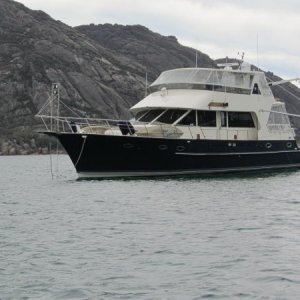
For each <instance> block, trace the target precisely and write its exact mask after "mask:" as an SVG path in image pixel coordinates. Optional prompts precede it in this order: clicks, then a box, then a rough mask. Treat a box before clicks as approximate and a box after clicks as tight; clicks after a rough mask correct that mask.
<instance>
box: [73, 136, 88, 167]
mask: <svg viewBox="0 0 300 300" xmlns="http://www.w3.org/2000/svg"><path fill="white" fill-rule="evenodd" d="M86 140H87V135H86V136H85V137H83V143H82V146H81V150H80V153H79V156H78V158H77V161H76V163H75V165H74V166H75V168H76V167H77V164H78V163H79V160H80V158H81V155H82V152H83V148H84V145H85V141H86Z"/></svg>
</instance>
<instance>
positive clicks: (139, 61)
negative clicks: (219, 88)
mask: <svg viewBox="0 0 300 300" xmlns="http://www.w3.org/2000/svg"><path fill="white" fill-rule="evenodd" d="M214 65H215V62H214V61H213V60H212V59H210V58H209V56H207V55H206V54H203V53H200V52H199V53H198V66H199V67H212V66H214ZM194 66H195V50H194V49H192V48H188V47H184V46H182V45H180V44H179V43H178V42H177V40H176V38H175V37H172V36H169V37H166V36H162V35H160V34H158V33H154V32H152V31H150V30H148V29H147V28H145V27H142V26H120V25H110V24H105V25H88V26H79V27H75V28H72V27H70V26H67V25H65V24H63V23H62V22H60V21H55V20H53V19H52V18H51V17H50V16H48V15H47V14H45V13H44V12H42V11H33V10H30V9H28V8H26V7H25V6H24V5H22V4H20V3H18V2H14V1H11V0H0V154H26V153H46V152H47V151H48V150H49V149H48V148H47V147H48V139H46V138H41V136H37V134H36V133H35V130H36V129H39V128H42V127H43V126H42V125H41V123H40V121H38V120H36V119H35V118H34V115H35V114H36V113H37V112H38V111H39V109H40V108H41V107H42V105H43V104H44V103H45V101H46V100H47V98H48V97H49V92H50V86H51V83H53V82H59V83H60V85H61V100H62V101H63V102H64V103H66V104H67V105H68V106H70V107H72V109H73V110H74V111H76V112H77V113H78V114H80V115H81V116H90V117H103V118H128V117H130V115H129V113H128V108H129V107H130V106H132V105H133V104H135V103H136V102H137V101H138V100H140V99H141V98H142V97H143V95H144V91H145V74H146V72H147V74H148V80H149V82H151V81H153V80H154V79H155V78H156V77H157V76H158V75H159V73H160V72H161V71H164V70H167V69H172V68H180V67H194ZM287 88H290V89H293V92H294V93H297V94H298V95H299V96H300V93H299V90H298V89H297V88H293V87H289V86H288V87H287ZM276 93H278V94H280V96H281V97H282V98H284V99H286V101H287V104H288V110H289V111H291V112H293V113H299V109H298V108H297V107H296V106H294V105H292V99H291V96H290V95H289V94H287V93H286V92H281V91H278V92H277V91H275V94H276ZM299 125H300V124H299ZM299 128H300V126H299Z"/></svg>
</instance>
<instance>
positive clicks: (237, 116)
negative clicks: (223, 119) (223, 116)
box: [228, 111, 255, 128]
mask: <svg viewBox="0 0 300 300" xmlns="http://www.w3.org/2000/svg"><path fill="white" fill-rule="evenodd" d="M228 127H247V128H253V127H255V126H254V122H253V119H252V116H251V113H250V112H233V111H232V112H228Z"/></svg>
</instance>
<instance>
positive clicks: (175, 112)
mask: <svg viewBox="0 0 300 300" xmlns="http://www.w3.org/2000/svg"><path fill="white" fill-rule="evenodd" d="M184 113H186V110H183V109H169V110H167V111H166V112H165V113H164V114H162V115H161V116H160V117H159V118H158V119H157V120H156V121H157V122H161V123H165V124H173V123H174V122H176V121H177V120H178V119H179V118H180V117H182V115H183V114H184Z"/></svg>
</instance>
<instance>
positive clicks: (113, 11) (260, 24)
mask: <svg viewBox="0 0 300 300" xmlns="http://www.w3.org/2000/svg"><path fill="white" fill-rule="evenodd" d="M19 2H21V3H23V4H25V5H26V6H27V7H29V8H31V9H40V10H43V11H45V12H46V13H47V14H49V15H50V16H51V17H53V18H54V19H56V20H60V21H62V22H64V23H66V24H68V25H71V26H76V25H83V24H90V23H94V24H103V23H112V24H115V23H117V24H123V25H127V24H128V25H132V24H141V25H144V26H146V27H148V28H149V29H151V30H153V31H155V32H158V33H160V34H162V35H174V36H176V37H177V38H178V40H179V42H180V43H181V44H183V45H187V46H191V47H194V48H196V49H198V50H200V51H201V52H204V53H206V54H208V55H209V56H210V57H212V58H214V59H215V58H219V57H225V56H228V57H238V56H237V53H238V52H245V60H246V61H248V62H250V63H253V64H256V65H257V63H258V64H259V66H260V67H261V68H263V69H264V70H270V71H272V72H274V73H275V74H277V75H279V76H281V77H283V78H294V77H300V0H84V1H83V0H51V1H43V0H19Z"/></svg>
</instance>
